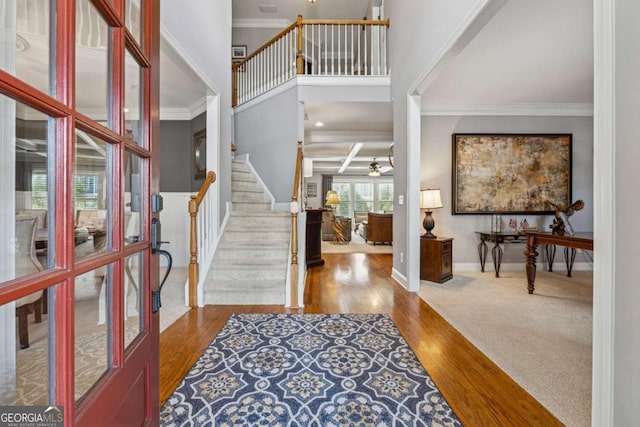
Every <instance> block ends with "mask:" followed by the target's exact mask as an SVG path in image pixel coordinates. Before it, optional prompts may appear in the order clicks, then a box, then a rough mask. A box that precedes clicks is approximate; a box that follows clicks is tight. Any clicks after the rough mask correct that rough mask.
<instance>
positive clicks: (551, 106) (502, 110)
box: [420, 103, 593, 117]
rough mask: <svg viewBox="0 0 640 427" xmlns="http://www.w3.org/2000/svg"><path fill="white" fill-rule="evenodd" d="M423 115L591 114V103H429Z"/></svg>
mask: <svg viewBox="0 0 640 427" xmlns="http://www.w3.org/2000/svg"><path fill="white" fill-rule="evenodd" d="M420 114H421V115H423V116H583V117H592V116H593V104H586V103H585V104H580V103H539V104H515V103H514V104H430V105H426V106H423V107H422V108H421V111H420Z"/></svg>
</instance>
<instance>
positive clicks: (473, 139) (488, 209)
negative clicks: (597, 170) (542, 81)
mask: <svg viewBox="0 0 640 427" xmlns="http://www.w3.org/2000/svg"><path fill="white" fill-rule="evenodd" d="M452 139H453V141H452V142H453V153H452V160H453V162H452V163H453V164H452V173H453V176H452V213H453V214H454V215H455V214H491V213H505V212H508V213H514V214H551V213H553V212H554V211H553V210H551V206H549V204H548V203H547V201H549V202H552V203H555V204H556V205H558V206H568V205H569V203H570V201H571V143H572V135H571V134H466V133H465V134H462V133H456V134H453V136H452Z"/></svg>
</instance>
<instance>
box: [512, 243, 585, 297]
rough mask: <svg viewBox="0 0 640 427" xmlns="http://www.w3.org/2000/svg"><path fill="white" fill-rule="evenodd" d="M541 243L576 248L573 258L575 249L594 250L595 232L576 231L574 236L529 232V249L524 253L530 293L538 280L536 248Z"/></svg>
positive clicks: (573, 254)
mask: <svg viewBox="0 0 640 427" xmlns="http://www.w3.org/2000/svg"><path fill="white" fill-rule="evenodd" d="M539 243H546V244H547V245H559V246H564V247H565V248H572V249H573V250H574V252H573V253H572V258H573V257H575V249H585V250H588V251H592V250H593V234H592V233H576V234H574V235H573V236H561V235H558V234H551V233H527V250H526V251H525V252H524V254H525V255H526V257H527V290H528V291H529V293H530V294H532V293H533V290H534V283H535V281H536V258H537V256H538V252H536V248H537V247H538V244H539ZM567 262H568V261H567ZM569 275H570V274H569Z"/></svg>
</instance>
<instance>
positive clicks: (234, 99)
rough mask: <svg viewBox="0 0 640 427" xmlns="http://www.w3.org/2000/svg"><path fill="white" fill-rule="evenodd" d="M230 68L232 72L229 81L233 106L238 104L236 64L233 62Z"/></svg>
mask: <svg viewBox="0 0 640 427" xmlns="http://www.w3.org/2000/svg"><path fill="white" fill-rule="evenodd" d="M231 68H232V72H233V75H232V76H231V81H232V82H233V88H232V91H231V106H232V107H235V106H236V105H238V67H237V66H236V64H233V66H232V67H231Z"/></svg>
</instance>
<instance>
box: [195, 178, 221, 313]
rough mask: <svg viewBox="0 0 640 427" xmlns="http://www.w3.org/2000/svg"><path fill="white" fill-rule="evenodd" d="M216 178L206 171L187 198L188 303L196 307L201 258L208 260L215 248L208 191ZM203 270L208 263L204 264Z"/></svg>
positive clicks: (210, 196)
mask: <svg viewBox="0 0 640 427" xmlns="http://www.w3.org/2000/svg"><path fill="white" fill-rule="evenodd" d="M215 180H216V174H215V173H214V172H209V173H207V175H206V177H205V180H204V183H203V184H202V187H201V188H200V191H199V192H198V194H196V195H193V196H191V199H190V200H189V216H190V242H189V250H190V258H189V305H190V306H191V307H197V305H198V303H197V302H198V299H199V298H198V292H199V289H202V281H203V280H204V279H205V278H204V277H200V264H201V263H202V261H203V260H210V259H211V258H212V257H213V251H214V250H215V238H214V237H215V236H214V230H215V226H216V224H213V223H212V221H213V218H214V217H213V215H212V212H214V210H215V208H216V206H215V200H214V197H213V195H212V192H210V191H208V190H209V187H210V186H211V184H212V183H213V182H214V181H215ZM203 267H204V271H207V270H208V267H209V266H208V265H204V266H203Z"/></svg>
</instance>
